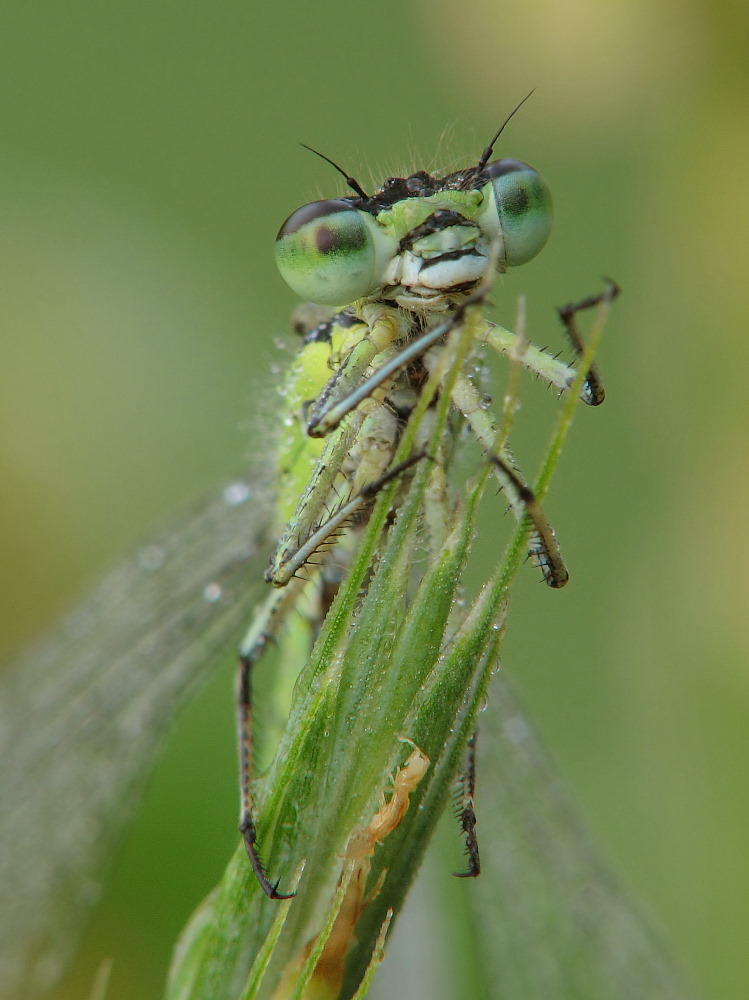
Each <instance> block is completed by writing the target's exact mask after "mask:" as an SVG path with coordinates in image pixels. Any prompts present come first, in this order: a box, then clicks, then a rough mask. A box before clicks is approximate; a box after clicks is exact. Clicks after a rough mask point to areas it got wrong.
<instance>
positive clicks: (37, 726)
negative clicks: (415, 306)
mask: <svg viewBox="0 0 749 1000" xmlns="http://www.w3.org/2000/svg"><path fill="white" fill-rule="evenodd" d="M261 494H262V491H261V490H259V489H255V488H254V487H253V488H250V487H248V486H247V485H246V484H243V483H234V484H232V485H231V486H229V487H227V489H225V490H224V491H223V493H222V494H221V496H219V497H218V498H214V499H212V500H211V501H210V502H209V503H208V504H206V505H204V506H203V507H202V508H201V509H199V510H197V511H195V512H194V513H193V515H192V516H191V517H189V518H188V519H187V520H186V521H185V522H184V523H183V524H181V525H180V526H179V527H178V528H174V529H173V530H172V531H171V532H168V533H166V534H164V535H163V536H161V537H159V538H158V539H157V540H155V541H154V542H153V543H152V544H150V545H148V546H146V547H145V548H143V549H141V551H140V552H139V553H138V555H137V556H135V557H134V558H132V559H130V560H128V561H127V562H125V563H124V564H123V565H121V566H120V567H119V568H117V569H116V570H115V571H114V572H112V573H110V575H109V576H107V577H106V578H105V579H104V580H103V582H102V583H101V584H100V585H99V587H98V588H97V589H96V590H95V591H94V593H93V594H92V595H91V597H90V598H89V599H88V600H87V601H86V602H85V603H84V604H83V605H82V606H81V607H80V608H79V609H78V611H77V612H76V613H74V614H73V615H71V616H70V617H69V618H67V619H66V620H65V621H64V622H63V623H62V624H61V625H60V626H58V627H57V628H56V629H55V630H54V631H52V632H51V633H50V634H49V635H48V636H47V637H46V638H44V639H42V640H40V641H38V642H36V643H35V644H33V645H32V646H31V647H30V648H27V649H25V650H24V651H23V652H22V653H21V655H19V656H18V657H17V658H16V659H15V660H13V661H12V662H10V663H9V664H7V666H6V667H5V668H4V669H3V671H2V672H0V802H2V808H1V810H0V844H1V845H2V848H1V850H0V885H2V893H1V894H0V895H1V899H0V995H2V996H3V997H25V996H35V997H38V996H39V995H40V993H41V992H42V991H43V990H44V989H45V988H46V987H48V986H49V985H51V984H52V983H54V982H55V981H56V980H57V979H58V978H59V975H60V974H61V972H62V970H63V968H64V965H65V962H66V960H67V958H68V957H69V956H70V953H71V952H72V950H73V948H74V946H75V943H76V940H77V937H78V932H79V930H80V929H81V925H82V922H83V919H84V917H85V915H86V913H87V912H88V910H89V909H90V907H91V906H92V905H93V903H94V902H95V901H96V899H97V897H98V895H99V890H100V886H99V882H98V874H99V872H100V870H101V867H102V865H103V864H104V862H105V861H107V860H108V858H109V857H110V855H111V852H112V850H113V849H114V847H116V845H117V842H118V839H119V837H120V836H121V834H122V831H123V828H124V825H125V823H126V821H127V819H128V817H129V816H130V814H131V812H132V811H133V808H134V804H135V799H136V797H137V792H138V791H139V789H140V788H141V786H142V784H143V782H144V780H145V778H146V777H147V775H148V771H149V767H150V765H151V763H152V762H153V759H154V755H155V752H156V750H157V749H158V744H159V740H160V738H161V736H162V734H163V733H164V731H165V729H166V728H167V727H168V725H169V722H170V720H171V719H172V717H173V716H174V714H175V712H176V711H177V710H178V709H179V708H180V706H181V705H183V704H184V702H185V701H186V700H187V699H188V698H189V697H190V696H191V695H192V694H193V693H194V692H195V690H196V689H197V687H198V686H199V685H200V683H201V682H202V681H203V680H204V679H205V678H206V677H207V676H208V675H209V672H210V671H211V669H212V667H213V666H214V664H215V663H216V661H217V659H218V658H219V657H220V656H221V655H222V654H223V653H225V652H226V650H227V648H230V647H231V646H232V645H234V644H236V643H237V641H238V638H239V636H240V632H241V627H242V626H243V625H244V624H246V621H247V618H248V615H249V614H250V613H251V611H252V607H253V604H254V602H255V601H257V600H258V597H259V586H258V583H259V581H261V580H262V574H261V573H260V572H259V568H258V564H257V560H255V559H254V558H253V557H254V556H255V555H256V553H257V551H258V549H260V550H261V551H262V547H263V534H264V528H265V527H267V525H266V521H267V513H266V512H267V511H268V510H270V509H271V508H270V505H269V503H268V498H267V496H266V495H264V494H262V495H261Z"/></svg>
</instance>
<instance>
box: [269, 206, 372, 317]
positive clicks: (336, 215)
mask: <svg viewBox="0 0 749 1000" xmlns="http://www.w3.org/2000/svg"><path fill="white" fill-rule="evenodd" d="M376 227H377V223H376V222H375V221H374V219H373V218H372V217H371V216H369V215H367V213H366V212H361V211H359V210H358V209H356V208H352V207H351V203H350V202H348V201H344V200H343V199H340V200H339V199H330V200H327V201H313V202H312V203H311V204H309V205H305V206H304V207H303V208H299V209H297V211H296V212H294V213H293V214H292V215H290V216H289V218H288V219H287V220H286V222H284V224H283V225H282V226H281V229H280V230H279V233H278V236H277V237H276V264H277V265H278V270H279V271H280V272H281V276H282V277H283V279H284V281H285V282H286V283H287V284H288V285H290V287H291V288H293V289H294V291H295V292H296V293H297V294H298V295H300V296H301V297H302V298H304V299H309V300H311V301H312V302H318V303H320V304H321V305H330V306H337V305H345V304H346V303H348V302H352V301H353V300H354V299H359V298H361V297H362V296H363V295H366V294H367V293H368V292H371V291H373V290H374V289H375V288H376V287H377V285H378V278H377V276H376V267H377V248H376V241H377V233H376Z"/></svg>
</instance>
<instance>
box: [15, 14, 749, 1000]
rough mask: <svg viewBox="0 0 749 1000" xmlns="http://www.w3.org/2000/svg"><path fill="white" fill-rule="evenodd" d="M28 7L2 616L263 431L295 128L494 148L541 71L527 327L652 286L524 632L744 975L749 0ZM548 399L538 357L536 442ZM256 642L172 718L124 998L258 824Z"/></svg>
mask: <svg viewBox="0 0 749 1000" xmlns="http://www.w3.org/2000/svg"><path fill="white" fill-rule="evenodd" d="M6 6H7V10H6V11H4V14H3V32H2V37H0V81H1V82H2V92H3V94H4V99H3V102H2V104H1V105H0V122H1V125H2V128H1V132H2V136H3V156H2V163H1V164H0V198H1V199H2V206H3V212H2V218H3V223H2V226H1V227H0V343H1V344H2V365H1V366H0V480H1V481H2V483H3V488H2V490H1V491H0V504H1V505H2V515H1V521H0V531H1V532H2V542H1V543H0V551H1V552H2V561H1V563H0V573H1V574H2V577H1V583H0V586H1V587H2V619H3V628H2V633H0V645H1V646H2V648H3V649H6V650H10V649H11V648H12V647H13V646H14V645H16V644H18V643H19V642H20V641H21V640H22V639H23V638H24V637H26V636H29V635H31V634H32V633H33V632H35V631H36V630H37V629H39V628H41V627H42V626H43V625H44V623H45V622H46V621H48V620H49V619H50V618H51V617H52V616H54V614H55V613H56V612H58V611H59V610H60V609H62V608H64V607H65V606H66V605H67V604H68V603H69V602H70V601H72V600H73V599H74V598H75V596H76V595H77V594H80V593H81V592H82V591H83V590H84V589H85V587H86V585H87V583H89V582H90V581H92V580H93V579H95V577H96V575H97V573H98V572H100V571H101V570H102V569H103V568H104V567H105V566H106V565H107V564H108V563H109V562H110V561H111V559H112V558H114V557H115V556H116V555H117V554H119V553H122V552H123V551H126V550H127V549H128V548H129V547H131V546H132V545H133V544H134V542H135V541H136V540H137V539H138V538H139V537H140V536H141V534H142V533H143V531H144V530H145V528H146V527H147V526H148V525H150V524H152V523H153V522H154V521H155V520H159V519H161V518H163V517H165V516H167V515H169V514H170V512H172V511H173V510H175V509H178V508H179V506H180V505H181V504H183V503H184V502H185V501H186V500H188V499H190V498H191V497H194V496H196V495H199V494H200V493H201V492H202V490H204V489H205V488H206V487H209V486H211V485H213V484H214V482H216V481H218V480H220V479H222V478H224V477H226V476H229V475H231V474H232V473H233V472H235V471H236V470H237V469H241V468H242V464H243V457H244V455H245V454H246V453H247V452H248V451H250V450H251V449H253V448H254V447H255V446H256V444H257V443H258V441H259V442H260V443H261V445H262V444H263V442H264V440H265V435H266V434H267V429H268V426H269V423H268V420H267V418H264V417H262V415H261V416H260V417H259V418H258V416H257V414H258V411H259V410H263V409H264V410H266V411H267V410H268V409H272V408H274V407H275V406H277V405H278V402H279V401H278V399H277V397H276V396H275V395H274V393H273V391H272V390H271V389H269V388H268V384H269V382H270V381H271V373H272V369H273V367H274V366H276V365H278V364H283V363H284V359H285V357H287V356H288V355H284V354H283V353H282V352H280V351H279V350H278V348H277V347H275V346H274V338H276V337H279V336H281V337H285V338H286V339H287V340H288V341H289V342H291V338H290V337H288V336H287V334H286V329H287V315H288V313H289V311H290V310H291V308H292V307H293V305H294V299H293V296H292V295H291V293H290V292H289V291H288V290H287V289H285V287H284V286H283V284H282V282H281V281H280V279H279V278H278V277H277V275H276V273H275V268H274V264H273V256H272V241H273V237H274V236H275V232H276V230H277V228H278V226H279V224H280V223H281V222H282V221H283V219H284V218H285V217H286V216H287V215H288V214H289V212H290V211H292V210H293V209H294V208H296V207H298V205H300V204H302V203H303V202H304V201H305V200H309V199H310V198H313V197H319V196H327V195H335V194H337V193H339V191H340V190H341V189H340V186H339V179H338V178H337V177H336V176H335V175H333V174H332V173H331V171H330V169H329V168H328V167H326V166H325V164H324V163H322V162H321V161H318V160H316V159H314V158H313V157H311V156H310V155H309V154H308V153H306V152H305V151H303V150H301V149H300V148H299V147H298V146H297V145H296V143H297V141H298V140H301V141H305V142H309V143H311V144H312V145H314V146H316V147H317V148H319V149H321V150H322V151H324V152H325V153H326V154H328V155H330V156H332V157H334V158H335V159H336V160H337V161H339V162H342V163H343V164H345V166H346V168H347V169H348V170H350V171H352V172H353V173H354V174H355V175H356V176H357V177H358V178H359V180H360V181H361V183H362V184H363V185H364V186H365V187H369V186H371V183H372V180H373V179H374V180H375V181H376V180H380V179H381V178H382V176H383V175H384V174H386V173H389V172H393V171H399V170H402V169H408V168H409V167H411V166H415V165H416V166H425V167H427V168H429V167H434V168H440V167H445V168H449V167H452V166H453V165H455V163H456V162H461V163H464V162H466V161H467V160H468V159H470V157H471V156H474V157H475V156H476V155H477V154H478V152H479V151H480V150H481V149H482V148H483V146H484V145H485V143H486V141H487V139H488V138H489V136H490V135H491V134H492V132H493V130H494V129H495V128H496V126H497V125H498V123H499V121H501V120H502V119H503V118H504V116H505V115H506V114H507V112H508V111H509V109H510V108H511V107H512V106H514V104H515V103H517V101H518V100H520V98H521V97H523V96H524V95H525V94H526V93H527V92H528V90H530V89H531V87H534V86H535V87H536V88H537V93H536V94H535V95H534V97H533V98H532V100H531V101H530V102H529V103H528V105H526V107H525V108H524V109H523V111H522V113H521V114H520V115H519V116H518V117H517V118H516V119H515V120H514V121H513V123H512V126H511V127H510V128H508V131H507V133H506V135H505V136H504V137H503V139H502V142H501V150H500V152H501V153H502V154H505V155H511V156H518V157H520V158H523V159H527V160H528V161H529V162H531V163H533V164H534V166H537V167H538V168H539V169H540V170H541V171H542V172H543V174H544V176H545V177H546V179H547V180H548V181H549V183H550V185H551V188H552V190H553V192H554V197H555V203H556V211H557V215H556V226H555V231H554V233H553V235H552V239H551V242H550V245H549V247H548V248H547V249H546V250H545V251H544V253H543V254H542V255H541V256H540V257H539V259H538V261H536V262H534V263H533V264H531V265H529V266H528V267H527V268H525V269H522V270H520V271H518V273H517V274H512V275H510V276H509V277H507V278H506V279H505V280H504V281H503V283H502V286H501V287H498V288H497V290H496V293H495V296H494V297H495V299H496V301H497V302H498V305H499V310H500V313H501V314H502V315H503V316H504V317H506V318H511V317H512V315H513V313H514V309H515V297H516V295H517V294H518V293H519V292H525V293H526V294H527V295H528V310H529V335H530V336H531V337H532V338H533V339H534V340H536V341H537V342H540V343H542V344H546V343H550V344H559V346H560V347H561V346H562V341H561V335H560V334H559V332H558V330H557V329H556V326H555V320H554V315H553V312H552V310H551V307H552V306H553V305H555V304H560V303H563V302H566V301H569V300H570V299H572V298H576V297H579V296H581V295H584V294H588V293H589V292H592V291H595V290H597V289H598V288H599V277H600V275H601V274H611V275H612V276H613V277H615V278H616V279H617V280H618V281H619V282H620V284H621V285H622V287H623V289H624V296H623V298H622V300H621V302H620V303H619V305H618V306H617V309H616V311H615V313H614V314H613V316H612V320H611V323H610V326H609V328H608V330H607V339H606V342H605V344H604V346H603V349H602V351H601V355H600V363H601V367H602V371H603V374H604V378H605V383H606V388H607V392H608V398H607V401H606V404H605V406H604V407H603V409H602V410H601V411H599V412H586V413H580V414H579V415H578V424H577V426H576V427H575V431H574V434H573V437H572V439H571V441H570V444H569V446H568V448H567V450H566V452H565V454H564V456H563V459H562V462H561V466H560V470H559V475H558V476H557V478H556V479H555V482H554V484H553V487H552V493H551V495H550V497H549V499H548V501H547V504H546V508H547V512H548V514H549V516H550V517H551V518H552V520H553V522H554V524H555V527H556V529H557V533H558V536H559V538H560V542H561V544H562V547H563V551H564V553H565V555H566V557H567V560H568V562H569V564H570V569H571V573H572V580H571V582H570V585H569V587H568V588H566V590H565V591H563V592H561V593H559V594H554V593H549V592H547V590H546V588H541V587H539V586H538V585H537V578H536V576H535V575H534V574H532V573H531V572H530V571H529V572H527V573H526V574H525V575H524V576H525V579H524V581H522V583H521V586H520V588H519V590H518V592H517V593H516V595H515V603H514V606H513V608H512V614H511V619H510V632H509V635H508V642H507V644H506V645H505V649H504V664H505V668H506V670H507V671H508V673H510V674H511V676H512V678H513V679H514V681H515V683H516V685H517V686H518V687H519V688H520V689H521V691H522V692H523V695H524V699H525V702H526V704H527V706H528V707H529V710H530V713H531V715H532V716H533V717H534V718H535V719H536V721H537V722H538V724H539V726H540V728H541V731H542V733H543V734H544V736H545V738H546V741H547V743H548V744H549V746H550V748H551V749H552V751H553V753H554V755H555V757H556V758H557V760H558V761H559V763H560V765H561V768H562V770H563V772H564V774H565V776H566V777H567V779H568V781H569V783H570V785H571V786H572V788H573V791H574V794H575V796H576V798H577V800H578V801H579V803H580V804H581V807H582V809H583V811H584V813H585V815H586V816H587V817H588V820H589V823H590V825H591V827H592V829H593V830H594V832H595V833H596V835H597V836H598V839H599V840H600V841H601V843H602V844H603V846H604V848H605V850H606V851H607V853H608V855H609V857H610V858H611V860H612V862H613V863H614V866H615V867H616V869H617V870H618V871H619V872H620V874H621V876H622V878H623V879H624V881H625V882H626V883H627V884H628V885H629V886H630V888H631V889H632V890H633V891H634V892H635V893H636V894H637V895H638V896H639V897H640V898H641V899H642V900H643V902H644V903H645V905H646V907H647V908H648V909H649V910H650V912H651V913H652V914H654V915H655V916H656V918H657V919H658V920H659V922H660V923H661V925H662V926H663V927H664V929H665V931H666V934H667V937H668V938H669V939H670V941H671V942H672V945H673V947H674V950H675V951H676V953H677V955H679V956H680V957H681V958H682V960H683V962H684V963H685V964H686V966H687V968H688V969H689V971H690V972H691V974H692V976H693V978H694V980H695V982H696V983H697V984H698V986H700V987H701V989H702V992H703V993H704V994H705V995H710V996H720V997H721V998H726V1000H733V998H736V1000H738V998H740V997H743V996H744V991H745V985H744V984H745V983H746V980H747V976H748V975H749V964H748V960H747V956H746V947H745V936H746V935H745V921H746V899H747V898H749V863H747V854H746V847H745V841H746V834H745V831H746V829H747V825H748V821H749V816H748V815H747V813H748V812H749V808H748V805H747V794H746V780H745V774H744V772H745V766H744V760H745V756H746V739H747V738H746V733H747V732H748V731H749V672H748V670H747V663H748V662H749V658H748V657H747V652H748V649H747V647H748V646H749V635H748V634H747V627H746V611H745V607H746V600H747V596H746V595H747V585H746V582H745V578H746V573H745V570H744V566H743V554H745V552H746V550H747V548H748V547H749V543H748V541H747V532H746V528H745V526H744V525H745V517H744V514H745V505H746V492H747V478H748V477H747V460H746V453H747V447H746V439H747V412H746V411H747V406H748V404H747V402H746V395H745V387H744V383H745V379H746V375H745V372H746V367H747V362H748V360H749V358H748V356H747V351H746V349H745V347H744V338H745V331H746V328H747V324H748V321H749V315H748V314H749V308H748V307H747V297H746V295H745V288H746V279H745V276H744V273H743V272H744V269H745V260H746V253H745V246H746V238H747V234H746V219H747V217H749V211H748V207H749V206H747V200H749V195H748V194H747V186H746V174H747V152H748V151H749V134H748V129H747V121H749V116H748V115H747V103H748V98H749V87H748V86H747V74H746V66H747V64H748V58H747V57H748V56H749V53H747V51H746V39H747V38H748V37H749V30H748V29H749V24H747V15H746V12H745V10H744V9H743V8H740V7H733V8H732V7H730V6H720V7H716V6H715V5H713V4H708V3H707V2H705V0H703V2H702V3H700V2H697V0H694V2H692V3H681V4H673V3H671V4H669V3H666V2H664V0H656V2H651V0H630V2H624V0H622V2H619V3H613V2H612V3H608V4H600V3H598V4H596V3H593V2H592V0H588V2H584V0H578V2H576V3H573V2H570V0H567V2H564V3H552V2H551V0H544V2H542V0H529V2H527V3H525V4H522V5H513V6H510V5H498V4H496V3H493V2H490V0H476V2H475V3H473V4H472V5H471V8H470V11H469V12H467V13H466V14H461V13H459V11H458V8H456V6H455V5H454V4H447V3H444V2H443V0H430V2H429V3H427V2H426V0H422V2H421V3H416V2H414V0H411V2H407V3H404V4H400V5H393V6H392V7H389V6H387V5H380V6H374V5H365V6H360V7H352V5H350V4H344V3H341V2H332V0H321V2H319V3H316V4H312V5H306V6H303V5H299V4H283V3H279V4H275V5H272V6H268V7H266V6H265V5H263V6H262V7H261V6H260V5H255V6H252V5H249V4H245V5H238V4H229V3H225V2H223V0H216V2H214V3H210V4H209V3H202V4H197V3H183V4H180V5H167V4H160V5H154V4H145V3H138V2H133V3H128V4H124V3H114V4H108V5H102V4H93V3H90V2H88V3H87V2H83V3H79V4H76V5H61V4H52V3H46V4H44V3H38V4H29V5H20V4H19V5H15V6H13V7H11V6H10V5H6ZM553 406H554V404H553V400H552V399H551V398H550V397H549V396H548V395H547V394H545V393H544V392H543V390H542V389H541V387H539V386H534V385H533V384H530V383H527V384H525V385H524V387H523V409H522V411H521V414H520V418H519V420H518V430H519V431H520V432H521V434H520V438H519V441H518V448H517V450H518V452H519V457H520V458H521V461H522V462H523V464H524V465H525V466H526V467H527V468H528V469H529V471H532V468H533V462H534V459H535V457H536V456H537V454H538V450H537V448H536V442H537V441H538V440H539V439H540V435H541V434H543V432H544V429H545V428H546V427H548V425H549V416H550V413H551V410H552V409H553ZM526 432H527V433H526ZM524 435H525V436H524ZM229 669H230V668H228V669H227V672H225V674H224V675H221V676H217V678H216V680H215V683H213V684H212V685H211V688H210V690H209V691H208V692H206V694H205V695H204V696H203V697H202V698H201V699H200V701H199V703H196V704H194V705H193V706H191V708H190V710H189V711H188V712H187V713H186V715H185V717H183V718H182V719H181V720H180V722H179V724H178V727H177V730H176V732H175V734H174V738H173V740H172V743H171V744H170V747H169V749H168V752H167V755H166V757H165V759H164V761H163V762H162V765H161V766H160V769H159V771H158V773H157V775H156V776H155V778H154V781H153V783H152V785H151V788H150V793H149V796H148V799H147V802H146V805H145V808H144V810H143V813H142V814H141V816H140V817H139V819H138V822H137V824H136V826H135V828H134V830H133V833H132V836H131V838H130V840H129V841H128V843H127V844H126V845H125V847H124V850H123V853H122V855H121V856H120V858H119V860H118V862H117V865H116V866H115V868H114V871H113V873H112V875H113V878H112V887H111V892H110V894H109V895H108V897H107V899H106V900H105V902H104V903H103V905H102V908H101V910H100V911H99V913H98V915H97V917H96V919H95V920H94V922H93V924H92V928H91V931H90V933H89V935H88V938H87V941H86V950H85V952H84V955H83V957H82V958H81V960H80V962H79V964H78V966H77V968H76V970H75V971H74V973H73V975H72V978H71V980H70V982H69V984H68V988H67V992H65V993H64V994H61V995H62V996H64V997H79V996H82V995H84V996H85V995H87V994H88V992H89V988H90V983H91V980H92V976H93V972H94V970H95V969H96V968H97V966H98V964H99V962H100V961H101V959H102V958H103V957H106V956H113V957H114V969H113V973H112V979H111V984H110V991H109V993H108V998H109V1000H119V998H121V997H126V996H127V997H139V998H140V997H143V998H147V997H156V996H158V995H159V992H160V989H161V983H162V980H163V976H164V974H165V969H166V963H167V960H168V954H169V950H170V947H171V944H172V943H173V940H174V938H175V936H176V933H177V932H178V930H179V928H180V927H181V926H182V924H183V923H184V921H185V919H186V918H187V916H188V915H189V913H190V912H191V911H192V909H193V907H194V905H195V904H196V903H197V901H198V900H199V899H200V898H201V896H202V895H203V893H204V892H205V891H206V890H207V889H208V888H209V887H210V885H211V884H212V883H213V882H214V881H215V880H216V878H217V877H218V875H219V873H220V872H221V870H222V868H223V866H224V864H225V862H226V859H227V857H228V856H229V853H230V851H231V849H232V847H233V845H234V844H235V842H236V834H235V823H236V817H235V810H236V804H235V791H234V768H235V763H234V749H233V739H234V737H233V728H232V726H233V723H232V704H231V681H230V676H229V672H228V671H229ZM481 795H487V796H490V795H491V789H490V788H487V787H483V788H481V789H480V795H479V819H480V805H481V797H480V796H481ZM434 878H435V880H436V881H439V879H447V878H448V874H447V872H446V871H441V870H437V871H436V872H435V874H434ZM383 974H384V970H383Z"/></svg>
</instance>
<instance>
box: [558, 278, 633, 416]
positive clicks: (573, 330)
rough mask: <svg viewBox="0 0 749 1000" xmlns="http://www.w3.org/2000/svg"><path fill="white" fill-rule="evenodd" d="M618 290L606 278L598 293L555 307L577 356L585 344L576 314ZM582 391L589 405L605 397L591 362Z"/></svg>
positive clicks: (602, 300)
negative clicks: (603, 287)
mask: <svg viewBox="0 0 749 1000" xmlns="http://www.w3.org/2000/svg"><path fill="white" fill-rule="evenodd" d="M619 292H620V289H619V286H618V285H617V284H616V282H615V281H612V280H611V279H610V278H607V279H606V288H605V289H604V291H603V292H601V293H600V294H599V295H590V296H589V297H588V298H587V299H581V301H580V302H573V303H570V304H569V305H566V306H560V307H559V309H557V312H558V313H559V318H560V319H561V321H562V323H564V328H565V330H566V332H567V336H568V337H569V339H570V341H571V343H572V346H573V347H574V349H575V351H576V352H577V354H578V356H579V355H581V354H582V353H583V350H584V349H585V344H584V343H583V338H582V337H581V336H580V331H579V330H578V328H577V323H576V319H577V314H578V313H579V312H583V310H585V309H593V308H595V307H596V306H600V305H602V304H604V303H609V302H613V301H614V299H615V298H616V297H617V295H619ZM584 391H587V393H588V394H589V396H590V398H589V399H585V402H586V403H590V405H591V406H599V405H600V404H601V403H602V402H603V401H604V399H605V398H606V392H605V390H604V388H603V383H602V382H601V376H600V374H599V372H598V367H597V365H596V364H595V363H591V365H590V368H589V369H588V374H587V377H586V379H585V385H584ZM583 398H585V397H583Z"/></svg>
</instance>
